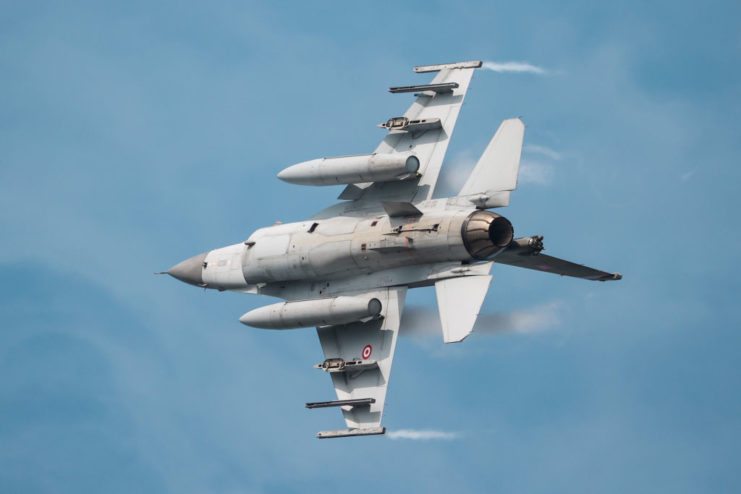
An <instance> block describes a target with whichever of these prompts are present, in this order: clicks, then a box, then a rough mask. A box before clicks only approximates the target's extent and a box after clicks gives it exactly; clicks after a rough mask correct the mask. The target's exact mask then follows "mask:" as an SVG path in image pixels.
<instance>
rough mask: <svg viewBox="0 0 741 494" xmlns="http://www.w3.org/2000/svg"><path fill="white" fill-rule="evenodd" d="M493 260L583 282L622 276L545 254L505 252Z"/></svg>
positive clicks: (616, 278)
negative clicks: (570, 277) (578, 279)
mask: <svg viewBox="0 0 741 494" xmlns="http://www.w3.org/2000/svg"><path fill="white" fill-rule="evenodd" d="M493 260H494V262H496V263H498V264H509V265H510V266H517V267H520V268H527V269H535V270H537V271H543V272H546V273H554V274H560V275H561V276H572V277H574V278H582V279H585V280H592V281H610V280H619V279H622V275H620V274H619V273H608V272H606V271H601V270H599V269H594V268H590V267H587V266H584V265H582V264H575V263H573V262H569V261H564V260H563V259H559V258H558V257H551V256H547V255H545V254H536V255H522V254H518V253H510V252H507V251H505V252H502V253H501V254H499V255H498V256H497V257H495V258H494V259H493Z"/></svg>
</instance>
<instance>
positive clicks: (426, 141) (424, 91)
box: [339, 61, 481, 209]
mask: <svg viewBox="0 0 741 494" xmlns="http://www.w3.org/2000/svg"><path fill="white" fill-rule="evenodd" d="M478 67H481V62H480V61H474V62H460V63H451V64H443V65H429V66H420V67H415V68H414V71H415V72H417V73H426V72H437V75H436V76H435V78H434V79H433V80H432V82H431V83H430V84H426V85H420V86H404V87H396V88H390V89H389V91H391V92H392V93H402V92H413V93H415V94H416V96H417V98H416V100H415V101H414V103H412V105H411V106H410V107H409V109H408V110H407V111H406V113H404V115H403V117H400V118H395V119H390V120H389V121H388V122H387V123H386V124H385V125H386V128H388V129H389V134H388V135H387V136H386V138H385V139H384V140H383V142H381V144H379V146H378V147H377V148H376V150H375V151H374V152H375V153H378V154H386V153H396V152H409V151H412V152H413V153H414V155H415V156H416V157H417V158H418V159H419V170H418V173H419V177H417V178H414V179H409V180H403V181H396V182H377V183H365V184H352V185H348V186H347V187H346V188H345V190H344V191H343V192H342V194H341V195H340V196H339V199H346V200H350V201H354V202H355V203H356V204H357V205H358V207H361V206H362V204H363V203H365V202H368V201H374V202H376V203H378V201H387V200H390V201H401V202H411V203H418V202H421V201H424V200H427V199H430V198H431V197H432V193H433V191H434V189H435V184H436V183H437V178H438V175H439V174H440V168H441V166H442V163H443V159H444V158H445V153H446V151H447V149H448V143H449V142H450V138H451V136H452V134H453V129H454V128H455V124H456V121H457V120H458V113H459V111H460V108H461V105H462V104H463V100H464V98H465V96H466V92H467V91H468V84H469V82H470V81H471V77H472V76H473V71H474V70H475V69H476V68H478ZM403 119H406V120H403ZM394 121H396V122H394ZM404 122H407V124H408V125H407V127H406V128H404V127H402V126H401V124H403V123H404ZM414 122H417V123H416V124H415V123H414ZM396 124H399V125H397V126H396V127H395V125H396ZM415 126H416V127H415ZM415 129H418V130H415ZM349 208H350V209H352V208H353V205H350V206H349Z"/></svg>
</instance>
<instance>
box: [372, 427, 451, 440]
mask: <svg viewBox="0 0 741 494" xmlns="http://www.w3.org/2000/svg"><path fill="white" fill-rule="evenodd" d="M386 436H388V438H389V439H394V440H396V439H411V440H413V441H430V440H443V441H452V440H453V439H458V438H459V437H460V435H459V434H457V433H455V432H446V431H436V430H430V429H422V430H417V429H399V430H395V431H389V432H387V433H386Z"/></svg>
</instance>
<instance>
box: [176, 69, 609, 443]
mask: <svg viewBox="0 0 741 494" xmlns="http://www.w3.org/2000/svg"><path fill="white" fill-rule="evenodd" d="M479 67H481V61H471V62H459V63H448V64H441V65H428V66H420V67H415V68H414V71H415V72H416V73H435V74H436V75H435V76H434V78H433V79H432V81H431V82H430V83H429V84H419V85H411V86H400V87H392V88H390V89H389V91H390V92H391V93H394V94H397V93H413V94H414V96H415V97H416V98H415V100H414V102H413V103H412V104H411V106H410V107H409V108H408V109H407V111H406V113H404V115H403V116H401V117H394V118H390V119H388V120H387V121H386V122H384V123H381V124H379V126H380V127H382V128H384V129H386V130H387V131H388V134H387V135H386V136H385V138H384V139H383V141H382V142H381V143H380V144H379V145H378V147H377V148H376V150H375V151H374V152H373V153H371V154H361V155H354V156H340V157H331V158H319V159H313V160H310V161H305V162H302V163H298V164H295V165H293V166H289V167H288V168H286V169H285V170H283V171H281V172H280V173H279V174H278V178H279V179H281V180H283V181H285V182H289V183H293V184H301V185H309V186H326V185H337V184H343V185H346V187H345V188H344V190H343V191H342V193H341V194H340V196H339V197H338V199H339V200H340V202H339V203H338V204H335V205H333V206H331V207H329V208H328V209H325V210H324V211H321V212H319V213H317V214H315V215H314V216H312V217H311V218H309V219H307V220H305V221H300V222H298V223H288V224H275V225H273V226H268V227H265V228H260V229H259V230H257V231H255V232H254V233H252V234H251V235H250V236H249V237H248V238H247V239H246V240H244V241H242V242H239V243H236V244H234V245H229V246H227V247H222V248H219V249H214V250H211V251H209V252H204V253H202V254H199V255H197V256H194V257H192V258H190V259H187V260H185V261H183V262H181V263H179V264H177V265H175V266H173V267H172V268H170V269H169V270H168V271H165V273H166V274H169V275H171V276H173V277H174V278H177V279H178V280H180V281H184V282H185V283H189V284H191V285H196V286H199V287H203V288H208V289H214V290H220V291H223V290H230V291H236V292H242V293H250V294H257V295H268V296H272V297H278V298H280V299H282V300H284V302H281V303H276V304H272V305H267V306H265V307H261V308H258V309H255V310H252V311H250V312H247V313H246V314H244V315H243V316H242V317H241V318H240V319H239V320H240V322H242V323H243V324H246V325H248V326H253V327H256V328H266V329H273V330H284V329H294V328H306V327H316V330H317V334H318V336H319V342H320V343H321V346H322V350H323V352H324V360H323V361H321V362H319V363H318V364H316V365H314V367H315V368H316V369H318V370H319V371H322V372H326V373H327V374H329V376H330V377H331V379H332V384H333V385H334V388H335V391H336V394H337V399H336V400H331V401H318V402H313V403H307V404H306V407H307V408H312V409H313V408H325V407H339V408H340V409H341V410H342V413H343V415H344V419H345V423H346V425H347V429H341V430H330V431H324V432H319V433H318V434H317V437H319V438H336V437H347V436H362V435H374V434H384V433H385V430H386V429H385V427H383V426H382V425H381V418H382V415H383V408H384V402H385V399H386V388H387V386H388V383H389V377H390V373H391V363H392V360H393V358H394V349H395V348H396V339H397V336H398V334H399V325H400V323H401V315H402V310H403V308H404V300H405V296H406V293H407V290H409V289H410V288H418V287H425V286H434V287H435V291H436V294H437V305H438V309H439V312H440V322H441V323H442V332H443V335H442V336H443V340H444V341H445V343H454V342H460V341H462V340H463V339H464V338H466V336H468V335H469V334H470V333H471V331H472V330H473V327H474V323H475V322H476V317H477V316H478V313H479V310H480V309H481V306H482V304H483V301H484V297H485V296H486V293H487V290H488V289H489V284H490V283H491V279H492V275H491V274H490V272H491V269H492V266H493V265H494V264H508V265H511V266H518V267H521V268H527V269H535V270H539V271H543V272H546V273H554V274H559V275H562V276H573V277H576V278H584V279H587V280H595V281H608V280H619V279H621V276H620V274H617V273H608V272H605V271H600V270H598V269H593V268H589V267H586V266H582V265H579V264H574V263H572V262H569V261H565V260H562V259H558V258H556V257H551V256H548V255H545V254H542V253H541V251H542V250H543V237H542V236H540V235H535V236H528V237H520V238H515V236H514V229H513V227H512V224H511V223H510V221H509V220H508V219H507V218H505V217H504V216H502V215H500V214H498V213H494V212H492V211H490V209H496V208H502V207H505V206H508V205H509V200H510V194H511V193H512V191H513V190H515V188H516V187H517V176H518V170H519V166H520V155H521V152H522V142H523V137H524V133H525V125H524V124H523V122H522V121H521V120H520V119H518V118H513V119H508V120H504V121H503V122H502V124H501V125H500V126H499V129H498V130H497V131H496V133H495V134H494V136H493V137H492V139H491V141H490V142H489V144H488V146H487V147H486V149H485V151H484V153H483V154H482V155H481V157H480V158H479V160H478V163H477V164H476V166H475V168H474V169H473V172H471V175H470V176H469V177H468V180H467V181H466V182H465V184H464V185H463V188H462V189H461V190H460V192H459V193H458V195H457V196H455V197H448V198H442V199H433V198H432V194H433V191H434V189H435V184H436V182H437V180H438V175H439V173H440V168H441V166H442V163H443V158H444V157H445V152H446V150H447V148H448V143H449V141H450V137H451V135H452V134H453V128H454V127H455V124H456V120H457V119H458V113H459V111H460V108H461V105H462V104H463V100H464V98H465V96H466V91H467V90H468V86H469V83H470V81H471V77H472V76H473V73H474V71H475V69H477V68H479Z"/></svg>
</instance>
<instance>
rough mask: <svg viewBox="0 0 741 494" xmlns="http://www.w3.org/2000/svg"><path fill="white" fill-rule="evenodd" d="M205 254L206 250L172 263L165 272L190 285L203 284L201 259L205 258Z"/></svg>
mask: <svg viewBox="0 0 741 494" xmlns="http://www.w3.org/2000/svg"><path fill="white" fill-rule="evenodd" d="M206 254H208V252H204V253H203V254H198V255H197V256H193V257H191V258H190V259H186V260H184V261H183V262H181V263H179V264H176V265H174V266H173V267H171V268H170V269H168V270H167V271H166V272H167V274H169V275H170V276H172V277H173V278H177V279H178V280H180V281H183V282H185V283H189V284H191V285H198V286H201V285H203V261H204V260H205V259H206Z"/></svg>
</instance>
